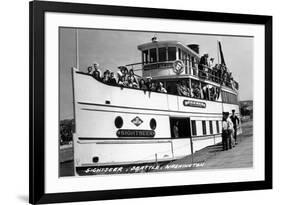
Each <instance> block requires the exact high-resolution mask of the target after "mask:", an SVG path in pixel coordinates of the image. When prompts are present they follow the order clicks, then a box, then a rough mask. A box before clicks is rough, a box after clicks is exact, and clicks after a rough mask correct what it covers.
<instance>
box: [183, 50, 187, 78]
mask: <svg viewBox="0 0 281 205" xmlns="http://www.w3.org/2000/svg"><path fill="white" fill-rule="evenodd" d="M182 60H183V63H184V67H185V73H186V74H187V73H188V70H187V69H188V66H187V53H186V52H184V51H183V52H182Z"/></svg>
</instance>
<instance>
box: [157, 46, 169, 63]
mask: <svg viewBox="0 0 281 205" xmlns="http://www.w3.org/2000/svg"><path fill="white" fill-rule="evenodd" d="M158 55H159V62H163V61H166V60H167V53H166V47H164V48H158Z"/></svg>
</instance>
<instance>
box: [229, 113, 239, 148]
mask: <svg viewBox="0 0 281 205" xmlns="http://www.w3.org/2000/svg"><path fill="white" fill-rule="evenodd" d="M230 119H231V121H232V123H233V135H234V140H235V144H237V125H238V124H239V123H240V121H239V118H238V117H237V116H236V115H235V110H232V115H231V116H230Z"/></svg>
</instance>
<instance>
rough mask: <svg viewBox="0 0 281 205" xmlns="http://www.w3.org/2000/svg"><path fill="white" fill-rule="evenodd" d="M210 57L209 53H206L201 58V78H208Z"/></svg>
mask: <svg viewBox="0 0 281 205" xmlns="http://www.w3.org/2000/svg"><path fill="white" fill-rule="evenodd" d="M208 57H209V54H207V53H206V54H204V55H203V56H202V57H201V58H200V62H199V65H198V69H199V77H200V78H206V77H207V75H206V71H207V70H208Z"/></svg>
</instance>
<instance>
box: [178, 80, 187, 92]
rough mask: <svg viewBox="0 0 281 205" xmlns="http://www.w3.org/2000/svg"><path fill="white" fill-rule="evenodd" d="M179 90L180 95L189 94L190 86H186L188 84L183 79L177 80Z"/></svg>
mask: <svg viewBox="0 0 281 205" xmlns="http://www.w3.org/2000/svg"><path fill="white" fill-rule="evenodd" d="M177 92H178V95H181V96H189V90H188V87H187V86H186V84H185V82H184V81H183V80H182V81H178V82H177Z"/></svg>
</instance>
